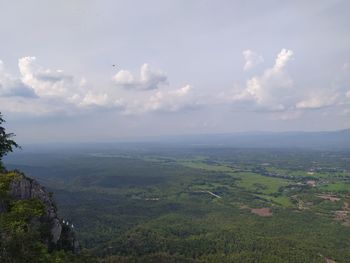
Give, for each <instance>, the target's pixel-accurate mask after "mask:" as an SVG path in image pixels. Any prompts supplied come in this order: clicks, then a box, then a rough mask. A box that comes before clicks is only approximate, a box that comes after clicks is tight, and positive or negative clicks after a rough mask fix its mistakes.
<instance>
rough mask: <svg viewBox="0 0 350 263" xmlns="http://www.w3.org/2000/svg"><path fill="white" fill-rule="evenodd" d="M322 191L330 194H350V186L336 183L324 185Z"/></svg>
mask: <svg viewBox="0 0 350 263" xmlns="http://www.w3.org/2000/svg"><path fill="white" fill-rule="evenodd" d="M320 189H322V190H325V191H330V192H347V193H350V184H348V183H342V182H336V183H333V184H327V185H322V186H321V187H320Z"/></svg>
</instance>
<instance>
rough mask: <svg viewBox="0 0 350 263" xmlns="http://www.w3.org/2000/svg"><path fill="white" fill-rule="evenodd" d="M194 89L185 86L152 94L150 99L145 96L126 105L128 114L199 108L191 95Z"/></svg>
mask: <svg viewBox="0 0 350 263" xmlns="http://www.w3.org/2000/svg"><path fill="white" fill-rule="evenodd" d="M191 92H192V87H191V86H190V85H185V86H183V87H181V88H178V89H170V88H167V89H164V90H157V91H154V92H151V94H150V95H149V96H148V97H145V96H143V97H142V98H139V99H138V100H134V101H133V102H132V103H129V104H127V105H126V111H125V112H126V113H127V114H140V113H146V112H177V111H180V110H184V109H189V108H194V107H196V106H198V102H196V100H195V98H194V97H193V96H191V95H193V94H191Z"/></svg>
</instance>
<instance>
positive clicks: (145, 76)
mask: <svg viewBox="0 0 350 263" xmlns="http://www.w3.org/2000/svg"><path fill="white" fill-rule="evenodd" d="M112 80H113V82H114V84H115V85H117V86H120V87H124V88H130V89H138V90H154V89H159V88H161V87H162V86H164V85H166V84H167V76H166V74H165V73H164V72H162V71H160V70H153V69H151V67H150V66H149V65H148V64H146V63H145V64H143V65H142V66H141V69H140V76H139V77H138V78H136V77H134V76H133V75H132V73H131V72H130V71H128V70H120V71H119V72H117V74H115V75H114V76H113V78H112Z"/></svg>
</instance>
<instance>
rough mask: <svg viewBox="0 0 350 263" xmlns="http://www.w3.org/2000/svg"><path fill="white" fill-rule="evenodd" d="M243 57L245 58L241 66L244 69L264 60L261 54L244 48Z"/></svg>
mask: <svg viewBox="0 0 350 263" xmlns="http://www.w3.org/2000/svg"><path fill="white" fill-rule="evenodd" d="M243 57H244V60H245V64H244V67H243V69H244V70H249V69H252V68H254V67H255V66H257V65H259V64H261V63H262V62H264V58H263V57H262V56H261V55H259V54H257V53H255V52H254V51H252V50H250V49H246V50H244V51H243Z"/></svg>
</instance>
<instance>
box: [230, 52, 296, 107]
mask: <svg viewBox="0 0 350 263" xmlns="http://www.w3.org/2000/svg"><path fill="white" fill-rule="evenodd" d="M292 55H293V52H292V51H291V50H287V49H282V50H281V52H280V53H279V54H278V55H277V57H276V60H275V64H274V65H273V67H271V68H268V69H266V70H265V71H264V73H263V74H262V75H260V76H254V77H252V78H250V79H249V80H247V82H246V87H245V88H244V90H243V91H241V92H239V93H238V94H235V95H234V96H233V97H232V99H233V100H234V101H243V102H244V101H245V102H247V101H251V102H254V103H255V104H256V106H258V107H259V108H261V109H265V110H270V111H280V110H285V109H287V108H288V107H290V106H291V104H292V97H293V96H292V94H293V81H292V79H291V78H290V77H289V75H288V74H286V72H285V70H284V69H285V67H286V65H287V63H288V61H290V60H291V58H292Z"/></svg>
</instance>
